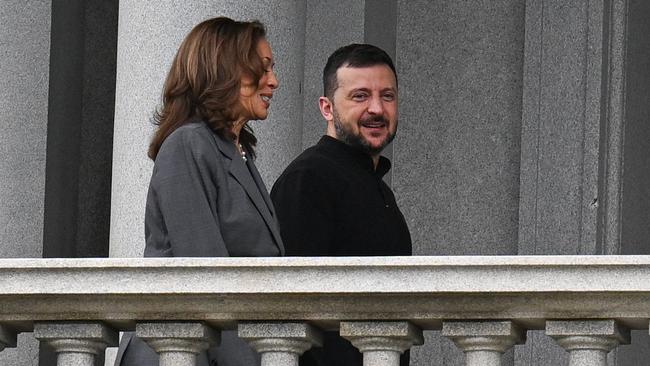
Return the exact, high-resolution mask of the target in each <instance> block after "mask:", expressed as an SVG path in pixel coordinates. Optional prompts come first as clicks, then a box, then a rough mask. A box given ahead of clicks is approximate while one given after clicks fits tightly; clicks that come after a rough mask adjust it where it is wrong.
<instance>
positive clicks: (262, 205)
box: [214, 134, 284, 255]
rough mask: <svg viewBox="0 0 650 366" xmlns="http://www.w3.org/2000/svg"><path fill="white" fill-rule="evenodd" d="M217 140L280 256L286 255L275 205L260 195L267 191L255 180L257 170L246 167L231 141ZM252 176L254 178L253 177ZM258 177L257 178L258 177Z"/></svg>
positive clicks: (260, 181)
mask: <svg viewBox="0 0 650 366" xmlns="http://www.w3.org/2000/svg"><path fill="white" fill-rule="evenodd" d="M214 136H215V140H216V141H217V147H218V148H219V150H220V151H221V152H222V153H223V154H224V155H226V156H227V157H229V158H230V160H231V164H230V174H231V175H232V176H233V177H234V178H235V180H237V182H239V184H240V185H241V186H242V187H243V188H244V190H245V191H246V194H247V195H248V197H249V198H250V199H251V201H253V204H254V205H255V208H257V211H259V213H260V215H262V218H263V219H264V221H265V222H266V226H267V227H268V228H269V231H270V232H271V235H272V236H273V239H274V240H275V243H276V245H277V246H278V248H279V249H280V254H281V255H284V245H282V239H281V237H280V233H279V232H278V229H277V224H276V223H277V221H276V220H275V218H274V216H275V210H274V208H273V204H272V203H271V201H270V200H267V199H265V197H263V195H262V194H261V193H260V192H261V191H262V188H263V189H264V191H266V187H264V184H263V183H262V178H259V184H261V185H262V186H261V187H258V184H257V183H256V181H255V180H257V179H258V177H259V174H256V173H257V169H255V166H254V165H252V169H250V172H249V169H248V167H247V166H246V162H244V159H242V158H241V156H240V155H239V152H238V151H237V150H236V148H235V145H234V144H233V143H231V142H229V141H226V140H225V139H223V138H222V137H221V136H219V135H217V134H214ZM251 172H253V173H252V174H251ZM251 175H252V176H251ZM256 175H257V176H256Z"/></svg>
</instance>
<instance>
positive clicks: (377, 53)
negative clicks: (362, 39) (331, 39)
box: [323, 43, 397, 99]
mask: <svg viewBox="0 0 650 366" xmlns="http://www.w3.org/2000/svg"><path fill="white" fill-rule="evenodd" d="M375 65H386V66H388V67H390V69H391V70H393V74H395V81H396V82H397V72H396V71H395V65H394V64H393V60H392V59H391V58H390V56H388V54H387V53H386V52H384V50H382V49H381V48H379V47H376V46H373V45H369V44H358V43H353V44H350V45H347V46H344V47H341V48H339V49H338V50H336V51H334V53H332V54H331V55H330V57H329V58H328V59H327V64H325V69H323V87H324V90H323V93H324V95H325V96H326V97H328V98H330V99H332V96H333V95H334V92H335V91H336V89H337V88H338V87H339V85H338V80H337V79H336V71H337V70H338V69H340V68H341V67H346V66H347V67H369V66H375Z"/></svg>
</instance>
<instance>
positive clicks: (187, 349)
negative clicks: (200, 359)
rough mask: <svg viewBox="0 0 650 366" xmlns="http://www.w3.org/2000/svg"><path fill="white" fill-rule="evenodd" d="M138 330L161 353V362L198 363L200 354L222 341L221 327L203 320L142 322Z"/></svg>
mask: <svg viewBox="0 0 650 366" xmlns="http://www.w3.org/2000/svg"><path fill="white" fill-rule="evenodd" d="M135 334H136V335H137V336H138V337H140V338H142V339H143V340H144V341H145V342H147V344H148V345H149V346H150V347H151V348H153V349H154V351H156V352H157V353H158V355H160V366H194V365H195V364H196V356H197V355H198V354H199V353H200V352H203V351H205V350H207V349H208V348H210V347H211V346H212V345H216V344H219V342H220V341H221V336H220V334H219V331H217V330H215V329H213V328H211V327H209V326H207V325H205V324H203V323H200V322H183V323H172V322H162V323H138V324H137V325H136V327H135Z"/></svg>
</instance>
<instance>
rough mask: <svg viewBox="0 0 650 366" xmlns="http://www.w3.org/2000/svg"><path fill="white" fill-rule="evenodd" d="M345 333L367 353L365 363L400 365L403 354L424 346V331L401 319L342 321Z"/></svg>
mask: <svg viewBox="0 0 650 366" xmlns="http://www.w3.org/2000/svg"><path fill="white" fill-rule="evenodd" d="M340 332H341V336H342V337H343V338H346V339H348V340H349V341H350V342H352V345H353V346H355V347H357V348H358V349H359V351H361V353H363V365H364V366H399V362H400V355H401V354H402V353H404V351H406V350H407V349H409V348H411V346H413V345H420V344H422V343H423V342H424V341H423V339H422V331H421V330H420V329H419V328H418V327H416V326H414V325H413V324H411V323H409V322H406V321H400V322H341V330H340Z"/></svg>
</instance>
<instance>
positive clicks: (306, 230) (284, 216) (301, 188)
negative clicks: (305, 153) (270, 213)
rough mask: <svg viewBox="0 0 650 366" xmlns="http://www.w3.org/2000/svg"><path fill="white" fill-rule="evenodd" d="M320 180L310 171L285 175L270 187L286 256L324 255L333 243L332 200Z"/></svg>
mask: <svg viewBox="0 0 650 366" xmlns="http://www.w3.org/2000/svg"><path fill="white" fill-rule="evenodd" d="M328 191H330V190H329V189H328V187H327V183H326V181H325V180H324V179H322V177H319V176H318V175H317V174H315V172H314V171H311V170H309V169H299V170H293V171H290V172H285V174H283V175H282V176H281V177H280V178H279V179H278V180H277V181H276V182H275V184H274V185H273V188H272V189H271V199H272V200H273V203H274V205H275V208H276V213H277V217H278V221H279V223H280V232H281V235H282V241H283V242H284V247H285V250H286V255H287V256H327V255H331V249H332V247H333V245H334V241H335V240H336V230H337V227H336V226H337V225H336V222H337V221H338V218H337V217H336V210H335V204H334V202H335V200H334V197H331V196H330V195H328V193H327V192H328Z"/></svg>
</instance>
